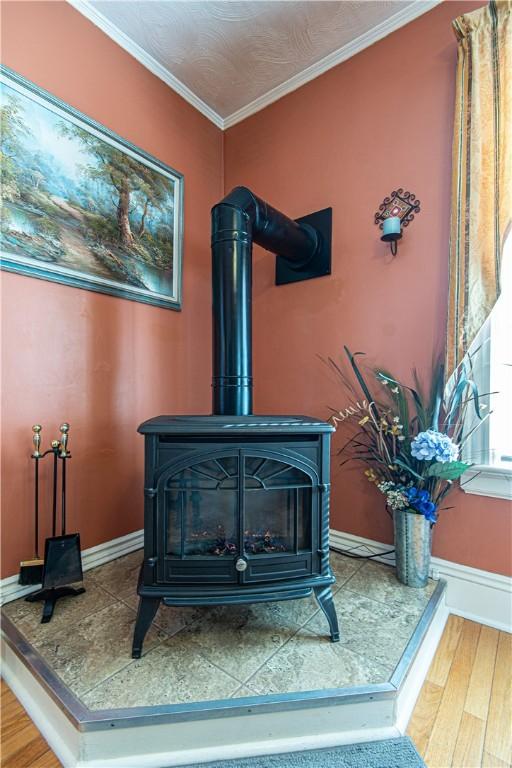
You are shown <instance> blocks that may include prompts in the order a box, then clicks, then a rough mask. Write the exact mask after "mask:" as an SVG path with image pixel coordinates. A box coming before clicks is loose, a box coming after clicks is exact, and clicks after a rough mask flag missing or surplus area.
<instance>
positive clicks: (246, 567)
mask: <svg viewBox="0 0 512 768" xmlns="http://www.w3.org/2000/svg"><path fill="white" fill-rule="evenodd" d="M253 242H256V243H259V244H260V245H262V246H263V247H265V248H266V249H267V250H270V251H272V252H273V253H276V254H278V259H277V282H278V283H279V282H280V283H284V282H293V281H296V280H301V279H308V278H310V277H315V276H318V275H321V274H328V273H329V271H330V209H327V210H326V211H321V212H319V213H316V214H312V215H311V216H307V217H304V218H303V219H299V220H298V221H297V222H296V221H292V220H291V219H288V218H287V217H286V216H284V215H283V214H281V213H279V212H278V211H275V210H274V209H272V208H271V207H270V206H268V205H267V204H266V203H264V202H263V201H262V200H259V199H258V198H257V197H256V196H255V195H253V194H252V193H251V192H250V191H249V190H248V189H246V188H244V187H238V188H236V189H234V190H233V191H232V192H231V193H230V194H229V195H228V196H227V197H226V198H225V199H224V200H223V201H222V202H221V203H219V204H218V205H216V206H215V207H214V208H213V210H212V253H213V366H214V377H213V413H214V415H213V416H158V417H157V418H154V419H150V420H149V421H146V422H144V423H143V424H141V426H140V427H139V432H141V433H142V434H143V435H144V436H145V489H144V493H145V513H144V562H143V565H142V568H141V572H140V577H139V584H138V594H139V596H140V600H139V610H138V614H137V621H136V625H135V632H134V639H133V651H132V655H133V657H134V658H139V657H140V655H141V651H142V644H143V641H144V637H145V634H146V632H147V630H148V628H149V626H150V624H151V622H152V620H153V618H154V616H155V613H156V611H157V610H158V607H159V605H160V603H161V602H162V601H163V603H164V604H165V605H174V606H178V605H219V604H229V603H233V604H236V603H253V602H261V601H271V600H288V599H293V598H299V597H306V596H308V595H310V594H311V593H312V592H313V591H314V593H315V595H316V598H317V600H318V603H319V605H320V607H321V608H322V610H323V612H324V613H325V615H326V617H327V620H328V622H329V627H330V635H331V639H332V640H333V642H336V641H337V640H339V630H338V622H337V618H336V612H335V608H334V603H333V600H332V593H331V585H332V584H333V583H334V576H333V575H332V572H331V570H330V567H329V538H328V537H329V488H330V486H329V459H330V437H331V432H332V431H333V428H332V427H331V426H330V425H329V424H327V423H325V422H322V421H318V420H316V419H312V418H309V417H306V416H254V415H253V414H252V359H251V358H252V355H251V282H252V281H251V267H252V243H253Z"/></svg>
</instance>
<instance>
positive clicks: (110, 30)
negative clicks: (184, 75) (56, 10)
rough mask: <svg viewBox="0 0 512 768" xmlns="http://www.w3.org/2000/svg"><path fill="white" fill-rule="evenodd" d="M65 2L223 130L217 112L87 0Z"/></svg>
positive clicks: (68, 0)
mask: <svg viewBox="0 0 512 768" xmlns="http://www.w3.org/2000/svg"><path fill="white" fill-rule="evenodd" d="M67 2H68V3H69V5H72V6H73V8H74V9H75V10H76V11H79V12H80V13H81V14H82V15H83V16H85V17H86V18H87V19H89V21H91V22H92V23H93V24H94V25H95V26H97V27H98V28H99V29H101V31H102V32H104V33H105V34H106V35H108V36H109V37H110V38H111V39H112V40H113V41H114V42H115V43H117V44H118V45H120V46H121V48H123V49H124V50H125V51H126V52H127V53H129V54H130V55H131V56H133V58H134V59H137V61H138V62H140V63H141V64H142V65H143V66H144V67H146V69H149V71H150V72H151V73H152V74H153V75H156V77H159V78H160V80H163V82H164V83H165V84H166V85H168V86H169V88H172V90H173V91H175V92H176V93H177V94H178V95H179V96H181V97H182V98H183V99H185V101H188V103H189V104H191V105H192V106H193V107H195V109H197V110H198V111H199V112H201V114H203V115H204V116H205V117H207V118H208V120H211V121H212V123H214V124H215V125H216V126H217V128H220V129H221V130H224V120H223V119H222V117H221V116H220V115H218V114H217V112H215V110H213V109H212V108H211V107H209V106H208V104H206V102H204V101H203V100H202V99H200V98H199V96H196V94H195V93H194V92H193V91H191V90H190V88H188V86H186V85H185V83H182V82H181V80H178V78H177V77H175V76H174V75H172V74H171V73H170V72H169V70H168V69H166V68H165V67H164V66H163V65H162V64H160V63H159V62H158V61H157V60H156V59H154V58H153V56H150V55H149V53H147V52H146V51H145V50H144V49H143V48H141V46H140V45H138V44H137V43H135V42H134V41H133V40H132V39H131V37H128V35H125V33H124V32H122V31H121V30H120V29H119V27H116V25H115V24H112V22H111V21H109V20H108V19H107V18H106V16H104V15H103V14H102V13H100V12H99V11H97V10H96V8H94V7H93V6H92V5H91V4H90V3H89V2H88V1H87V0H67Z"/></svg>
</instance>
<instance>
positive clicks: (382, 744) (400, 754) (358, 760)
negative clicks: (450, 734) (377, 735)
mask: <svg viewBox="0 0 512 768" xmlns="http://www.w3.org/2000/svg"><path fill="white" fill-rule="evenodd" d="M184 768H426V765H425V763H424V762H423V760H422V759H421V757H420V756H419V754H418V753H417V752H416V748H415V746H414V744H413V743H412V741H411V740H410V739H409V737H408V736H403V737H402V738H399V739H386V740H385V741H367V742H364V743H363V744H346V745H343V746H342V747H330V748H329V749H313V750H308V751H306V752H286V753H284V754H282V755H264V756H263V757H244V758H238V759H237V760H220V761H218V762H217V761H216V762H214V763H202V764H201V766H199V765H193V766H192V765H190V766H184Z"/></svg>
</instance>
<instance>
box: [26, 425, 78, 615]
mask: <svg viewBox="0 0 512 768" xmlns="http://www.w3.org/2000/svg"><path fill="white" fill-rule="evenodd" d="M68 431H69V425H68V424H63V425H62V426H61V433H62V434H61V442H60V443H59V442H58V440H53V441H52V451H53V520H52V536H50V537H48V538H47V539H46V543H45V550H44V566H43V588H42V589H40V590H38V591H37V592H34V593H33V594H31V595H29V596H28V597H27V598H25V599H26V600H27V601H28V602H29V603H33V602H36V601H38V600H44V606H43V615H42V618H41V624H46V623H47V622H48V621H50V619H51V618H52V616H53V610H54V608H55V603H56V602H57V600H59V599H60V598H61V597H75V596H76V595H81V594H83V593H84V592H85V589H84V588H83V587H80V588H78V589H75V588H74V587H70V586H66V585H69V584H73V583H74V582H77V581H82V580H83V572H82V556H81V553H80V534H79V533H68V534H66V461H67V460H68V459H69V458H71V454H70V453H69V452H68V450H67V441H68ZM59 459H60V460H61V461H62V484H61V535H60V536H57V535H56V533H57V474H58V461H59Z"/></svg>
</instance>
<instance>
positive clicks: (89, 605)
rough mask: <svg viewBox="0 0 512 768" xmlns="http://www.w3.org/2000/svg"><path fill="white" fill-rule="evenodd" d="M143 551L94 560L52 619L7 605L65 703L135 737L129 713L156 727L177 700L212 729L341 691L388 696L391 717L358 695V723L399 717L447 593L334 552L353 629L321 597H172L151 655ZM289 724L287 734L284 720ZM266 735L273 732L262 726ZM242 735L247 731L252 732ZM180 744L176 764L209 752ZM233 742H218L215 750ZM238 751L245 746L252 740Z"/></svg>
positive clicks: (378, 702)
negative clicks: (139, 612)
mask: <svg viewBox="0 0 512 768" xmlns="http://www.w3.org/2000/svg"><path fill="white" fill-rule="evenodd" d="M141 559H142V551H141V550H138V551H136V552H133V553H131V554H129V555H127V556H125V557H122V558H119V559H118V560H114V561H112V562H110V563H107V564H105V565H102V566H100V567H98V568H95V569H93V570H90V571H88V572H87V573H86V574H85V579H84V586H85V588H86V592H85V594H84V595H83V596H82V597H80V598H75V599H68V600H66V599H63V600H61V601H59V603H58V605H57V607H56V610H55V614H54V617H53V619H52V621H51V622H50V623H48V624H41V623H40V611H41V606H40V605H38V604H34V603H27V602H25V600H23V599H21V600H17V601H14V602H11V603H8V604H7V605H5V606H4V607H3V609H2V615H3V617H6V619H8V620H9V621H5V620H4V622H3V624H4V633H5V634H6V635H7V636H9V635H11V637H10V639H9V638H8V643H6V645H10V646H11V647H13V646H15V645H17V646H18V648H17V651H16V653H17V657H18V661H20V659H21V661H22V662H23V663H24V665H25V666H27V664H28V666H29V667H30V665H31V664H32V665H33V666H34V667H37V668H38V671H37V674H36V677H38V678H39V679H40V680H42V681H43V682H44V684H45V685H44V687H45V688H46V689H48V688H50V689H51V688H52V680H53V681H56V684H55V685H53V688H54V689H55V690H54V691H53V699H54V700H55V701H56V702H57V705H58V709H59V710H60V711H61V712H62V711H64V710H65V709H66V701H67V700H68V704H69V702H71V706H70V708H71V710H73V709H74V710H75V712H78V713H79V714H80V713H81V715H82V717H81V719H82V720H83V721H88V720H90V723H88V722H85V724H84V722H82V723H81V724H80V723H79V724H78V726H77V727H78V730H79V731H80V730H84V731H87V730H88V728H91V729H92V730H93V731H95V732H96V734H98V729H101V727H105V728H106V727H107V726H110V728H114V727H115V726H116V725H117V724H122V727H123V729H124V732H125V733H124V736H125V737H126V736H127V732H128V730H129V723H132V725H133V726H134V729H135V730H137V728H136V727H135V726H136V725H137V726H139V727H140V726H141V725H146V728H147V727H151V726H152V727H156V726H157V724H158V722H157V721H158V717H159V716H165V715H166V714H167V715H168V720H167V722H168V724H169V723H170V722H172V720H173V717H174V725H176V722H177V723H178V725H181V727H182V728H183V725H184V721H187V720H188V719H189V717H190V719H191V720H194V719H196V720H197V718H199V720H198V721H197V723H198V724H199V726H201V724H202V725H203V731H202V733H203V735H204V733H205V732H204V724H205V718H208V717H213V718H214V719H215V717H217V718H218V717H219V713H221V714H222V716H223V718H224V721H226V718H229V717H230V716H233V717H234V718H235V720H237V719H238V720H239V718H240V716H242V715H245V721H247V722H248V720H249V719H250V718H248V717H247V715H250V714H254V713H256V712H258V715H256V718H258V717H259V721H258V722H259V723H260V725H261V724H262V723H263V722H264V721H263V719H262V714H261V713H263V712H264V711H265V707H267V708H268V709H269V714H270V716H273V717H274V722H275V723H276V722H277V721H276V720H275V717H276V715H277V714H278V713H279V712H280V710H281V709H284V710H286V709H287V708H291V710H290V712H289V714H290V715H292V716H295V717H296V719H297V717H298V715H299V713H300V712H301V711H302V710H304V711H305V710H307V711H308V713H309V716H310V717H311V713H312V712H313V713H316V714H317V715H318V716H319V715H320V714H321V712H324V710H323V706H325V707H330V710H329V711H330V712H331V714H332V712H334V711H337V712H340V711H341V710H340V708H339V707H336V706H335V705H336V704H341V703H350V704H351V705H352V707H356V708H357V706H359V709H360V710H361V712H362V711H363V710H362V704H363V703H364V705H365V707H368V706H369V705H370V704H372V705H374V707H375V710H374V711H375V713H376V712H377V709H378V707H380V708H381V709H382V717H381V720H379V716H376V717H375V718H373V714H372V716H368V715H366V714H365V715H364V716H362V715H361V716H360V715H358V718H359V719H356V721H354V723H352V721H351V719H350V717H348V713H349V709H348V707H345V709H344V712H345V715H346V716H347V717H346V718H345V719H346V724H347V726H349V730H350V729H352V730H354V727H355V730H359V729H360V728H362V727H363V726H366V725H369V727H373V728H374V729H375V728H377V729H378V728H379V727H380V726H382V727H384V726H390V725H392V724H393V720H394V716H393V713H394V712H395V709H396V707H395V702H394V700H393V701H391V699H392V694H393V695H395V698H396V693H397V690H398V687H399V684H401V683H402V682H403V681H404V680H405V678H406V675H407V671H408V668H409V666H410V665H411V664H412V662H413V661H414V658H415V656H416V653H417V650H418V648H419V646H420V645H421V640H422V639H423V637H424V635H425V634H426V633H427V630H428V628H429V625H430V624H431V623H432V620H433V618H434V616H435V614H436V611H437V609H438V607H439V606H441V604H442V602H443V601H442V599H441V598H442V595H443V589H444V585H443V584H442V583H441V584H439V583H438V582H434V581H430V582H429V584H428V586H427V587H426V588H425V589H419V590H417V589H410V588H408V587H405V586H403V585H401V584H400V583H399V582H398V581H397V579H396V577H395V574H394V570H393V569H392V568H390V567H389V566H386V565H383V564H379V563H376V562H372V561H364V560H356V559H352V558H348V557H344V556H342V555H340V554H338V553H336V552H332V553H331V565H332V568H333V571H334V573H335V576H336V584H335V585H334V590H333V591H334V600H335V604H336V610H337V614H338V617H339V621H340V625H341V635H342V636H341V642H339V643H331V642H330V639H329V634H328V626H327V622H326V620H325V617H324V615H323V614H322V612H321V611H320V609H319V607H318V604H317V603H316V601H315V600H314V598H313V597H310V598H305V599H301V600H288V601H283V602H275V603H260V604H253V605H241V606H217V607H193V608H183V607H182V608H175V607H170V606H169V607H167V606H162V607H161V608H160V609H159V611H158V613H157V615H156V617H155V620H154V623H153V625H152V626H151V628H150V630H149V632H148V634H147V636H146V640H145V644H144V652H143V655H142V658H140V659H137V660H133V659H132V658H131V641H132V635H133V628H134V623H135V616H136V608H137V603H138V598H137V594H136V584H137V575H138V571H139V567H140V563H141ZM6 625H9V626H10V627H11V628H12V631H11V632H9V631H8V629H7V630H6ZM13 637H14V638H16V637H17V638H18V642H17V643H16V641H15V639H14V641H13ZM20 648H21V651H20ZM13 658H14V657H13ZM34 660H36V661H34ZM41 670H42V671H41ZM399 678H400V679H399ZM8 682H9V680H8ZM310 692H311V697H312V698H311V700H310V699H309V693H310ZM50 694H51V695H52V692H51V690H50ZM388 700H389V701H388ZM73 702H74V704H75V706H74V707H73V706H72V705H73ZM310 705H311V706H312V709H308V707H309V706H310ZM385 707H388V709H389V711H388V710H387V709H386V710H385V711H384V708H385ZM187 712H188V714H187ZM260 712H261V713H260ZM327 712H328V710H327V709H325V712H324V715H326V714H327ZM65 714H67V716H68V719H70V718H69V713H65ZM281 714H282V713H281ZM130 715H133V717H131V719H130ZM155 716H156V719H155ZM169 718H170V720H169ZM347 718H348V719H347ZM79 719H80V718H79ZM253 719H254V718H253ZM299 719H300V718H299ZM71 720H73V718H72V717H71ZM163 720H165V717H164V718H163V719H162V722H163ZM235 720H234V721H233V724H234V722H235ZM327 720H328V718H327ZM359 720H360V721H361V722H359ZM245 721H242V722H245ZM363 721H364V722H363ZM381 721H382V722H381ZM219 722H220V721H219ZM197 723H196V724H197ZM186 724H187V725H190V724H191V723H186ZM280 730H281V733H282V734H283V735H286V734H287V731H286V728H285V727H284V726H283V728H282V729H280ZM331 731H332V728H331ZM119 732H120V731H119ZM306 732H307V728H306ZM274 736H275V734H274ZM290 737H293V734H292V733H290ZM257 738H258V739H260V740H261V738H262V736H261V734H260V735H258V736H257ZM199 740H201V737H199ZM236 741H237V742H238V743H239V744H243V738H241V737H240V735H238V737H237V739H236ZM248 741H251V739H250V738H249V737H248ZM288 741H289V740H288ZM328 741H329V740H327V742H325V743H328ZM220 742H222V739H220ZM220 742H219V743H216V740H215V739H213V745H212V748H213V747H217V748H220V747H221V743H220ZM331 742H332V739H331ZM283 743H284V742H283ZM338 743H342V740H341V741H339V742H338ZM192 744H194V741H193V740H192ZM287 744H288V742H287ZM196 746H198V747H199V746H206V744H203V743H202V742H200V744H197V737H196ZM287 748H289V744H288V747H287ZM264 751H272V750H271V748H270V747H269V750H264ZM275 751H279V749H276V750H275ZM178 752H179V754H178V753H176V755H175V756H174V757H173V756H172V755H170V756H167V758H166V760H168V761H169V762H165V763H162V765H164V764H166V765H179V764H180V763H184V762H188V761H189V758H188V757H186V756H187V755H188V756H192V757H193V759H194V760H199V758H200V755H197V754H195V753H194V752H189V751H187V749H186V745H185V746H184V748H183V749H182V750H178ZM228 752H229V750H228ZM248 753H249V754H250V753H251V750H250V749H249V752H248ZM224 754H227V753H223V752H222V751H221V752H212V751H211V750H210V751H209V752H208V753H205V757H204V759H209V760H212V759H214V758H216V759H218V757H217V755H221V756H222V755H224ZM236 754H239V755H242V754H244V751H243V747H241V748H240V749H239V750H238V752H236ZM91 755H93V757H94V755H96V757H94V759H98V753H97V752H96V753H95V752H94V750H93V751H92V753H91V752H90V751H89V752H87V754H86V752H85V751H82V753H81V756H80V759H78V758H77V762H74V763H73V762H72V761H71V760H68V761H67V762H66V764H69V765H91V766H92V765H100V764H101V762H96V763H95V762H94V759H93V757H91ZM180 755H181V757H180ZM61 759H62V758H61ZM105 759H106V758H105ZM112 759H113V756H112ZM193 759H190V762H192V761H193ZM88 760H90V762H88ZM139 762H140V760H139ZM104 764H105V765H108V764H109V763H108V761H107V762H105V763H104ZM113 764H114V762H113V763H112V765H113ZM128 764H129V765H131V763H127V765H128ZM133 764H134V765H135V764H137V763H136V762H135V763H133ZM143 764H145V763H144V762H143V761H142V762H140V765H143ZM147 764H148V765H149V764H151V765H158V762H154V761H153V762H151V763H147ZM123 765H125V764H124V763H123Z"/></svg>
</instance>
